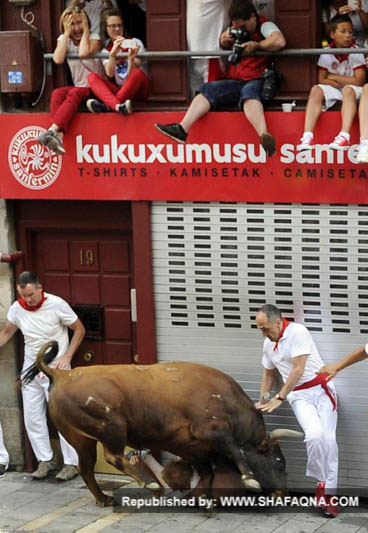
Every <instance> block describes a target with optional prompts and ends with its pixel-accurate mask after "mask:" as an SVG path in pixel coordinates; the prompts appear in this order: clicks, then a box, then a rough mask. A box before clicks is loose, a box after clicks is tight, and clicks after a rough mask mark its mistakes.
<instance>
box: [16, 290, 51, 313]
mask: <svg viewBox="0 0 368 533" xmlns="http://www.w3.org/2000/svg"><path fill="white" fill-rule="evenodd" d="M46 299H47V296H45V294H44V292H43V291H42V293H41V300H40V301H39V302H38V304H37V305H28V304H27V303H26V302H25V301H24V299H23V298H18V300H17V302H18V303H19V305H21V306H22V307H23V309H25V310H26V311H37V309H39V308H40V307H41V305H42V304H43V302H44V301H45V300H46Z"/></svg>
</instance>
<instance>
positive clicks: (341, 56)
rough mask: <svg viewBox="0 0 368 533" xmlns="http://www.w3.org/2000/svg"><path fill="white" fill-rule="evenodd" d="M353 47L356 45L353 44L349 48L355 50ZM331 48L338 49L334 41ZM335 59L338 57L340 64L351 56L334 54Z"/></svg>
mask: <svg viewBox="0 0 368 533" xmlns="http://www.w3.org/2000/svg"><path fill="white" fill-rule="evenodd" d="M353 47H354V43H352V44H351V46H350V47H349V48H353ZM330 48H336V45H335V43H334V42H333V41H331V42H330ZM334 57H336V59H337V61H338V62H339V63H342V62H343V61H346V60H347V59H348V57H349V54H338V55H335V54H334Z"/></svg>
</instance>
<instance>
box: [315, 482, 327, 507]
mask: <svg viewBox="0 0 368 533" xmlns="http://www.w3.org/2000/svg"><path fill="white" fill-rule="evenodd" d="M325 486H326V483H324V482H323V481H319V482H318V483H317V490H316V500H317V507H318V508H319V509H324V508H325V507H326V503H327V502H326V495H325Z"/></svg>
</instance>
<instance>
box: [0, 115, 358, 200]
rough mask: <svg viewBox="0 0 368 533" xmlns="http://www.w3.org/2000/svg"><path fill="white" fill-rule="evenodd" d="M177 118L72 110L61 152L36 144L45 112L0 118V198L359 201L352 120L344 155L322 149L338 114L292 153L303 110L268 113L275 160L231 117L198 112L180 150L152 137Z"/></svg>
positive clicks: (325, 117) (335, 129)
mask: <svg viewBox="0 0 368 533" xmlns="http://www.w3.org/2000/svg"><path fill="white" fill-rule="evenodd" d="M182 116H183V114H182V113H172V112H170V113H163V112H161V113H156V112H155V113H133V114H132V115H130V116H126V117H124V116H120V115H117V114H116V113H106V114H100V115H91V114H87V113H80V114H78V115H77V116H76V117H75V118H74V120H73V122H72V124H71V127H70V130H69V132H68V133H67V135H66V136H65V139H64V145H65V149H66V154H65V155H63V156H59V155H56V154H54V153H52V152H50V150H49V149H48V148H46V147H44V146H42V145H40V144H39V143H38V142H37V137H38V136H39V135H40V133H42V132H43V131H45V129H46V128H47V127H48V126H49V124H50V117H49V115H48V114H24V115H18V114H12V115H6V114H2V115H0V128H1V132H2V143H3V150H2V151H1V156H0V165H1V169H2V174H1V181H0V196H1V198H18V199H70V200H72V199H82V200H176V201H180V200H188V201H199V200H201V201H231V202H296V203H301V202H307V203H311V202H312V203H359V204H361V203H367V201H368V165H357V164H356V163H355V158H356V154H357V143H358V142H359V141H358V140H359V133H358V126H357V123H355V124H354V128H353V131H352V136H351V138H352V145H351V147H350V148H349V150H346V151H334V150H330V149H329V148H328V146H327V144H328V143H329V142H331V141H332V140H333V138H334V137H335V135H337V133H338V132H339V130H340V125H341V115H340V113H338V112H326V113H322V115H321V117H320V120H319V122H318V126H317V129H316V131H315V141H316V143H317V144H316V147H315V148H314V149H313V150H312V151H310V152H298V151H297V149H296V146H297V145H298V143H299V139H300V136H301V134H302V131H303V123H304V113H302V112H295V111H293V112H291V113H281V112H268V113H266V119H267V124H268V129H269V131H270V132H271V133H273V134H274V136H275V137H276V140H277V154H276V155H274V156H273V157H271V158H267V157H266V154H265V153H264V150H263V149H262V148H261V146H260V144H259V138H258V136H257V135H256V133H255V131H254V130H253V128H252V127H251V126H250V125H249V123H248V121H247V120H246V118H245V117H244V115H243V114H242V113H241V112H234V113H225V112H223V113H218V112H211V113H208V115H207V116H205V117H204V118H203V119H201V120H199V121H198V122H197V123H196V124H195V125H194V126H193V128H192V129H191V131H190V133H189V135H188V139H187V142H186V144H178V143H176V142H174V141H172V140H170V139H169V138H168V137H165V136H164V135H162V134H160V133H159V132H158V131H157V130H156V129H155V127H154V123H155V122H159V123H164V124H165V123H170V122H178V121H180V119H181V117H182Z"/></svg>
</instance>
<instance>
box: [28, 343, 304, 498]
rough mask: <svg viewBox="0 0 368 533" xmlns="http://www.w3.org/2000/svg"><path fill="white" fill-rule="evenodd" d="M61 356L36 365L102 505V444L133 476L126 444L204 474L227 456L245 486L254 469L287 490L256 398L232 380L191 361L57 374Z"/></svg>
mask: <svg viewBox="0 0 368 533" xmlns="http://www.w3.org/2000/svg"><path fill="white" fill-rule="evenodd" d="M57 352H58V345H57V343H56V342H50V343H48V344H46V345H45V346H44V347H43V348H42V349H41V350H40V352H39V354H38V356H37V367H38V369H39V370H41V371H42V372H44V373H45V374H46V375H47V376H48V377H49V378H50V381H51V382H52V385H51V389H50V399H49V411H50V415H51V418H52V420H53V422H54V424H55V426H56V428H57V430H58V431H59V432H60V433H61V434H62V435H63V436H64V437H65V439H66V440H67V441H68V442H69V443H70V444H71V445H72V446H74V448H75V449H76V451H77V453H78V456H79V470H80V474H81V476H82V477H83V479H84V481H85V482H86V484H87V487H88V488H89V490H90V491H91V492H92V493H93V495H94V496H95V498H96V503H97V505H100V506H105V505H113V504H114V499H113V498H111V497H109V496H107V495H105V494H104V493H103V492H102V491H101V489H100V488H99V487H98V485H97V483H96V479H95V475H94V466H95V462H96V453H97V452H96V446H97V441H99V442H101V443H102V445H103V449H104V455H105V459H106V461H107V462H108V463H110V464H112V465H114V466H115V467H116V468H118V469H119V470H122V471H124V472H126V473H128V474H129V473H130V465H129V462H128V461H127V460H126V459H125V457H124V448H125V446H131V447H132V448H137V449H142V448H150V449H151V450H152V451H153V452H159V451H169V452H171V453H173V454H175V455H178V456H180V457H182V458H183V459H184V460H185V461H187V462H189V463H190V464H192V465H194V466H195V467H196V469H197V470H198V471H199V472H204V471H206V470H207V471H208V470H210V468H211V464H213V463H215V462H216V457H220V456H225V457H227V458H228V459H230V460H231V461H232V462H233V463H234V464H235V465H236V466H237V468H238V469H239V471H240V473H241V474H242V478H243V480H244V482H246V480H247V479H249V467H250V468H251V469H252V471H253V473H254V477H255V478H256V479H257V480H258V482H259V483H260V485H261V487H262V489H263V490H264V491H266V492H275V491H277V492H284V491H285V490H286V473H285V461H284V458H283V455H282V453H281V450H280V448H279V446H278V444H277V442H276V441H275V440H274V439H273V438H270V437H269V436H268V434H267V431H266V427H265V424H264V421H263V417H262V415H261V414H260V413H259V412H257V410H256V409H255V407H254V405H253V402H252V401H251V399H250V398H249V397H248V396H247V395H246V394H245V393H244V391H243V390H242V388H241V387H240V386H239V385H238V384H237V383H236V381H234V380H233V379H232V378H231V377H230V376H228V375H226V374H224V373H223V372H220V371H219V370H216V369H214V368H211V367H208V366H205V365H201V364H196V363H185V362H172V363H159V364H154V365H147V366H136V365H110V366H107V365H106V366H91V367H77V368H74V369H73V370H58V369H53V368H50V367H49V366H47V364H48V363H49V362H51V361H52V359H54V358H55V356H56V354H57ZM38 369H37V368H36V369H33V370H32V369H30V370H29V371H28V372H27V373H26V375H25V376H24V377H23V378H22V381H23V382H24V383H27V381H31V380H32V379H33V377H34V375H36V373H37V372H38ZM279 436H281V435H279ZM293 436H295V434H294V435H293ZM248 465H249V466H248ZM133 475H134V474H133Z"/></svg>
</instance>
